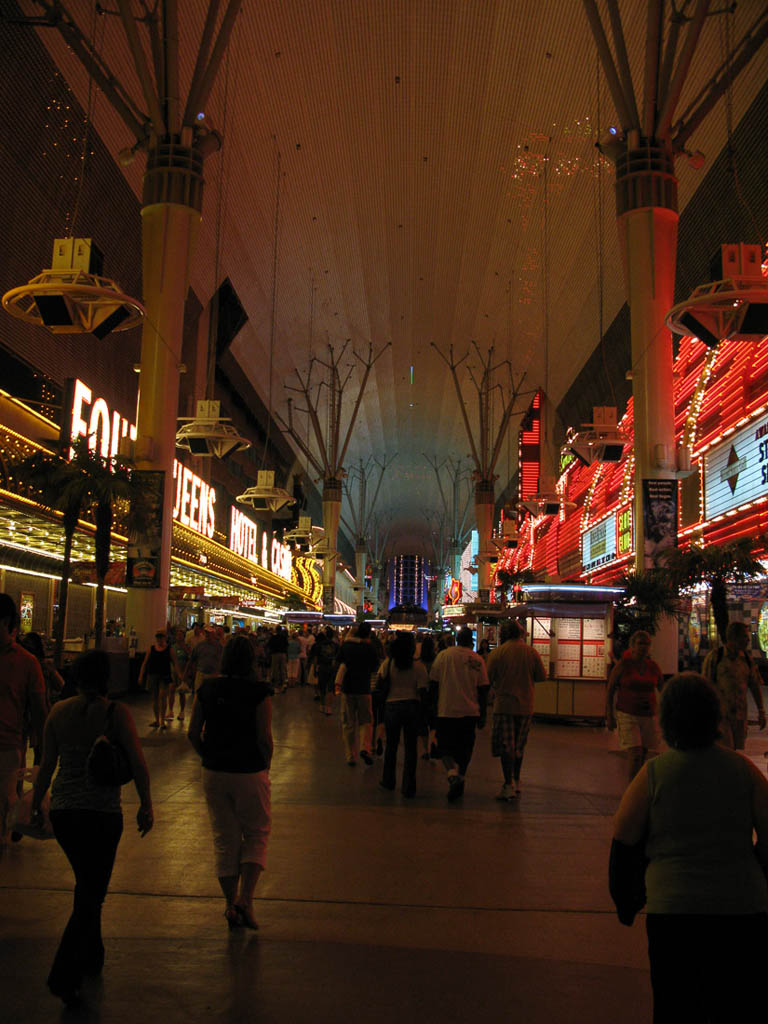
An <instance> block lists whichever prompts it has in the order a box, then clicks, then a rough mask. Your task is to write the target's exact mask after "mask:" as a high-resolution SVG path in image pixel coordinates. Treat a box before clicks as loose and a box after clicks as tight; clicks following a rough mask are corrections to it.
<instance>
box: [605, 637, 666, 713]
mask: <svg viewBox="0 0 768 1024" xmlns="http://www.w3.org/2000/svg"><path fill="white" fill-rule="evenodd" d="M661 678H662V676H661V669H660V668H659V666H658V665H657V664H656V662H655V661H654V660H653V658H643V660H642V661H641V662H640V663H639V664H638V663H637V662H636V661H635V660H634V659H633V658H632V654H631V652H630V651H625V652H624V654H622V656H621V675H620V676H619V687H618V694H617V697H616V710H617V711H624V712H625V713H626V714H628V715H638V716H640V717H641V718H651V717H652V716H653V715H655V714H656V690H657V688H658V686H659V684H660V683H661Z"/></svg>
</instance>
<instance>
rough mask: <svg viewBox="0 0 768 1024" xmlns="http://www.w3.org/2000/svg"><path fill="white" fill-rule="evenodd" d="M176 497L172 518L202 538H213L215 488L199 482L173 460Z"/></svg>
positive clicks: (193, 474) (195, 475) (189, 471)
mask: <svg viewBox="0 0 768 1024" xmlns="http://www.w3.org/2000/svg"><path fill="white" fill-rule="evenodd" d="M173 478H174V480H175V481H176V496H175V498H174V502H173V518H174V519H175V520H176V521H177V522H179V523H181V524H182V525H183V526H188V527H189V528H190V530H194V531H195V533H200V534H202V535H203V537H209V538H212V537H213V529H214V526H215V524H216V488H215V487H211V486H210V485H209V484H207V483H206V482H205V480H201V479H200V477H199V476H197V474H196V473H193V472H192V470H191V469H187V467H186V466H182V464H181V463H180V462H178V461H177V460H176V459H174V460H173Z"/></svg>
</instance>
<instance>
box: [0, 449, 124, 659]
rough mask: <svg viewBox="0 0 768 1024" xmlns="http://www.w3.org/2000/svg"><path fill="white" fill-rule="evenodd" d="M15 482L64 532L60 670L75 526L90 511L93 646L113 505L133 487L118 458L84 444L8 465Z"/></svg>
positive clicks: (100, 617) (99, 628)
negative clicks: (57, 518)
mask: <svg viewBox="0 0 768 1024" xmlns="http://www.w3.org/2000/svg"><path fill="white" fill-rule="evenodd" d="M11 472H12V475H13V477H14V479H16V480H17V481H18V482H19V483H20V484H21V485H22V486H24V487H25V488H26V489H27V490H29V491H30V492H32V493H33V494H34V497H35V498H36V499H37V500H38V501H39V502H40V503H41V504H42V505H43V506H45V507H46V508H48V509H50V510H52V511H58V512H61V513H62V527H63V529H64V561H63V563H62V567H61V580H60V583H59V610H58V615H57V616H56V621H55V622H54V627H53V632H54V638H55V652H54V662H55V664H56V666H57V668H58V667H60V666H61V658H62V651H63V648H64V626H65V622H66V615H67V598H68V594H69V577H70V572H71V563H72V540H73V538H74V535H75V530H76V529H77V524H78V520H79V519H80V518H81V517H82V515H83V514H84V513H85V512H86V511H87V510H91V509H92V510H93V511H94V514H95V520H96V537H95V548H96V578H97V590H96V645H97V646H98V645H99V644H100V643H101V635H102V632H103V625H104V579H105V576H106V573H107V570H108V568H109V552H110V544H111V531H112V518H113V502H114V501H115V500H116V499H119V498H124V499H128V500H129V499H130V498H131V497H132V496H133V492H134V491H135V487H134V486H133V485H132V484H131V480H130V473H129V464H128V463H127V462H126V461H125V460H123V459H121V458H119V457H116V458H107V459H105V458H103V457H102V456H101V455H99V454H97V453H96V452H95V451H93V450H92V449H91V448H90V447H89V445H88V441H87V439H86V438H78V439H77V440H75V441H73V442H72V458H71V459H69V460H67V459H65V458H63V457H62V455H60V454H58V453H57V452H51V451H47V450H45V449H41V450H39V451H37V452H35V453H34V454H32V455H30V456H29V457H28V458H26V459H23V460H22V461H20V462H17V463H16V464H15V465H13V467H12V469H11Z"/></svg>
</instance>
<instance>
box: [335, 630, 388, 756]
mask: <svg viewBox="0 0 768 1024" xmlns="http://www.w3.org/2000/svg"><path fill="white" fill-rule="evenodd" d="M378 667H379V658H378V655H377V654H376V650H375V648H374V646H373V644H372V643H371V627H370V624H369V623H367V622H361V623H360V625H359V626H358V627H357V631H356V634H355V635H354V636H350V637H349V638H348V639H347V640H345V641H344V643H343V644H342V645H341V650H340V651H339V669H340V674H341V676H342V679H341V685H340V686H339V679H338V677H337V682H336V689H337V692H339V690H340V691H341V734H342V736H343V738H344V750H345V753H346V756H347V764H349V765H354V764H357V753H356V751H357V748H358V746H359V749H360V759H361V760H362V761H364V762H365V763H366V764H369V765H370V764H373V758H372V757H371V751H370V745H371V724H372V721H373V717H372V715H371V676H372V675H373V674H374V673H375V672H376V670H377V669H378ZM342 668H343V672H342V671H341V669H342Z"/></svg>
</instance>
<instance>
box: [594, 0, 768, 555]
mask: <svg viewBox="0 0 768 1024" xmlns="http://www.w3.org/2000/svg"><path fill="white" fill-rule="evenodd" d="M583 4H584V9H585V11H586V15H587V18H588V20H589V25H590V28H591V29H592V34H593V36H594V39H595V43H596V46H597V52H598V54H599V58H600V62H601V64H602V67H603V71H604V73H605V78H606V82H607V84H608V89H609V90H610V94H611V97H612V99H613V103H614V106H615V108H616V112H617V115H618V117H619V121H620V124H621V132H620V133H618V134H617V135H616V136H615V137H613V138H612V139H611V141H610V143H603V140H598V145H599V146H600V148H601V149H602V151H603V152H604V154H605V155H606V156H608V157H609V158H610V159H612V160H613V161H614V162H615V164H616V216H617V220H618V229H619V241H620V246H621V251H622V257H623V262H624V271H625V278H626V287H627V299H628V302H629V309H630V317H631V337H632V394H633V398H634V420H635V538H636V545H637V546H636V551H637V560H636V566H637V569H638V570H639V571H640V570H643V569H644V568H646V567H647V566H646V559H645V535H644V515H643V512H644V509H643V491H644V487H643V481H644V480H654V479H655V480H673V479H674V478H675V470H676V454H675V419H674V399H673V387H672V338H671V335H670V332H669V330H668V329H667V327H666V326H665V317H666V315H667V312H668V311H669V309H670V307H671V306H672V305H673V302H674V286H675V265H676V258H677V223H678V212H677V178H676V177H675V160H676V158H677V157H679V156H681V155H687V156H690V155H691V154H689V153H687V150H686V144H687V142H688V140H689V139H690V137H691V135H692V134H693V132H694V131H695V130H696V129H697V128H698V127H699V125H700V124H701V123H702V121H703V120H704V118H705V117H706V116H707V114H708V113H709V111H710V110H711V109H712V107H713V106H714V104H715V103H716V102H717V100H718V99H719V98H720V97H721V96H722V95H723V94H724V93H725V92H726V91H727V89H728V88H729V86H730V85H731V83H732V82H733V80H734V78H735V77H736V75H737V74H739V72H740V71H741V70H742V69H743V68H744V67H745V66H746V64H747V63H748V62H749V61H750V60H751V58H752V57H753V56H754V54H755V53H756V52H757V50H758V48H759V47H760V46H761V45H762V44H763V42H764V41H765V40H766V39H767V38H768V9H767V8H765V5H761V4H756V5H755V10H756V11H757V9H758V8H760V10H759V12H758V13H757V14H756V17H755V20H754V22H753V24H752V26H751V27H750V29H749V31H748V32H747V33H746V34H745V36H744V37H743V38H742V40H741V41H740V42H739V43H738V44H737V45H736V46H735V47H734V49H733V51H732V52H731V53H729V54H727V55H726V58H725V60H724V62H723V64H722V65H721V67H720V68H718V69H717V70H716V71H715V73H714V75H713V76H712V77H711V78H710V79H709V81H708V83H707V85H706V86H705V87H704V88H703V90H702V91H701V92H700V93H699V94H698V96H697V97H696V98H695V99H694V100H693V102H692V103H691V104H690V105H689V106H688V108H687V109H686V110H685V111H684V112H683V113H682V115H681V116H679V117H677V116H676V111H677V106H678V103H679V100H680V96H681V94H682V91H683V86H684V85H685V81H686V78H687V77H688V73H689V71H690V69H691V66H692V64H693V59H694V55H695V52H696V47H697V45H698V42H699V39H700V36H701V31H702V28H703V26H704V21H705V19H706V18H707V16H708V15H709V14H710V13H711V14H712V15H713V16H714V15H717V16H722V17H726V18H730V17H732V11H733V8H732V7H719V8H718V9H717V10H712V11H711V12H710V8H711V6H712V4H711V0H696V2H695V3H693V2H691V0H688V2H686V3H684V4H683V5H682V8H683V10H686V9H688V8H690V9H691V12H690V14H688V13H685V15H684V14H683V11H681V10H678V7H679V6H680V5H676V4H664V3H663V0H649V2H648V4H647V22H646V43H645V54H644V60H643V61H642V62H641V63H640V68H641V74H642V94H640V90H637V91H636V89H635V86H634V84H633V81H632V75H631V71H630V59H629V55H628V53H627V47H626V42H625V38H624V31H623V26H622V21H621V14H620V12H619V4H618V2H617V0H610V2H608V3H607V8H608V15H609V20H610V31H611V35H612V38H613V46H611V44H610V43H609V41H608V36H607V34H606V30H605V27H604V25H603V21H602V19H601V16H600V12H599V10H598V6H597V2H596V0H583ZM734 6H735V5H734ZM667 18H668V23H667ZM683 26H686V27H685V31H683Z"/></svg>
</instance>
